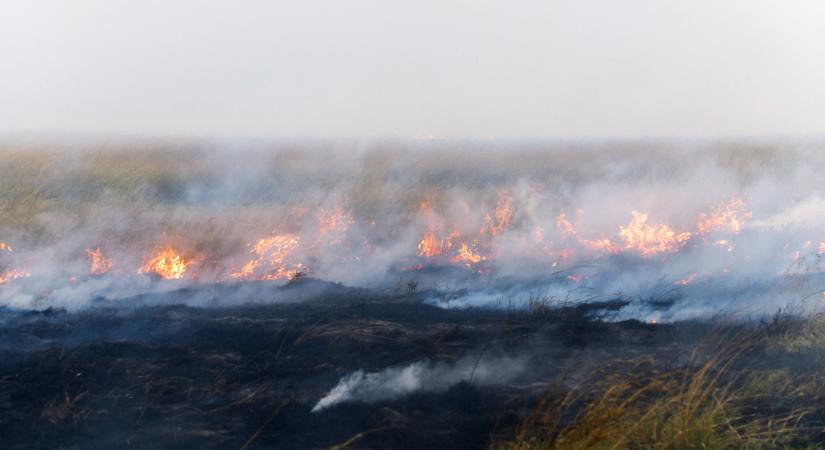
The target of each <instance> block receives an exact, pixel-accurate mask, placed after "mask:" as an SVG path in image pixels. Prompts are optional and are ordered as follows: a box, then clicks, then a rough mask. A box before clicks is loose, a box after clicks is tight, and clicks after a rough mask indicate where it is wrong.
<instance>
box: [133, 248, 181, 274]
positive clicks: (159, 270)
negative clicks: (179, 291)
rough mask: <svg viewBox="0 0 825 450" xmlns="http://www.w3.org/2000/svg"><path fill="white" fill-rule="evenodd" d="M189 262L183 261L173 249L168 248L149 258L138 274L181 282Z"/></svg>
mask: <svg viewBox="0 0 825 450" xmlns="http://www.w3.org/2000/svg"><path fill="white" fill-rule="evenodd" d="M188 264H189V261H187V260H185V259H183V258H182V257H181V256H180V255H178V253H177V252H176V251H175V250H174V249H173V248H171V247H166V248H164V249H162V250H160V251H159V252H158V253H156V254H155V255H154V256H152V257H151V258H149V260H147V261H146V262H145V263H144V264H143V266H141V267H140V269H138V273H146V274H154V275H157V276H159V277H161V278H164V279H167V280H179V279H181V278H183V274H184V272H186V267H187V265H188Z"/></svg>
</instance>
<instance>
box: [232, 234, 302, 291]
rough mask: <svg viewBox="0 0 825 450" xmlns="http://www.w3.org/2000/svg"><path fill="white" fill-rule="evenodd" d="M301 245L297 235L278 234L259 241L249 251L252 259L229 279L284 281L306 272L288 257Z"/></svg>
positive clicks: (299, 264)
mask: <svg viewBox="0 0 825 450" xmlns="http://www.w3.org/2000/svg"><path fill="white" fill-rule="evenodd" d="M300 243H301V237H300V236H298V235H297V234H278V235H274V236H270V237H268V238H264V239H261V240H259V241H258V242H257V243H256V244H255V245H254V246H253V247H252V250H250V253H252V255H254V259H252V260H250V261H249V262H248V263H246V264H245V265H244V266H243V267H242V268H240V269H239V270H237V271H235V272H233V273H231V274H230V275H229V276H230V278H236V279H246V280H267V281H272V280H284V279H289V278H292V277H294V276H295V275H296V274H298V273H301V272H303V271H305V270H306V267H305V266H304V265H303V264H302V263H293V262H291V261H290V256H291V255H292V253H293V252H294V251H295V249H297V248H298V245H299V244H300Z"/></svg>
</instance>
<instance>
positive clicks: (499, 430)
mask: <svg viewBox="0 0 825 450" xmlns="http://www.w3.org/2000/svg"><path fill="white" fill-rule="evenodd" d="M262 300H266V299H262ZM604 306H605V307H611V305H604ZM597 308H598V305H596V306H594V305H590V306H587V307H581V306H580V307H556V308H543V309H541V310H540V311H532V312H522V311H506V310H505V311H502V310H472V309H470V310H445V309H440V308H436V307H434V306H430V305H427V304H425V303H423V302H421V301H419V300H417V299H415V298H414V297H411V296H397V297H385V298H379V297H377V296H374V295H373V296H366V295H365V296H363V297H359V295H355V294H353V293H352V292H349V293H346V294H341V295H340V296H336V295H334V294H327V295H325V296H324V297H323V298H318V299H312V300H308V301H305V302H302V303H290V304H269V305H264V306H262V305H256V306H238V307H232V308H225V307H224V308H215V307H210V308H195V307H185V306H174V305H166V306H139V307H132V308H124V307H123V306H119V307H117V308H112V307H96V308H92V309H87V310H84V311H82V312H73V313H69V312H65V311H54V310H49V311H44V312H36V313H35V312H14V311H2V312H0V442H1V443H2V444H0V447H3V448H12V449H16V448H64V449H74V448H84V449H85V448H109V449H112V448H151V449H158V448H175V449H180V448H197V449H204V448H221V449H226V448H230V449H231V448H235V449H241V448H284V449H312V448H327V447H331V446H336V445H341V444H344V445H345V446H349V447H351V448H401V449H405V448H410V449H412V448H415V449H418V448H451V449H460V448H484V447H485V446H487V445H488V444H489V443H490V442H491V439H496V438H505V437H507V436H508V435H509V434H510V433H512V430H513V427H514V426H515V425H516V424H517V423H518V422H519V421H520V420H521V419H522V418H523V417H524V416H525V414H527V413H529V411H530V409H531V408H532V407H533V405H534V404H535V402H536V401H537V400H538V399H539V398H540V397H541V396H542V395H544V394H545V393H546V392H547V391H548V387H549V386H551V383H555V382H556V381H558V380H563V379H564V380H575V379H576V378H577V377H579V376H582V377H583V376H584V375H585V374H589V373H591V372H592V370H594V368H596V367H599V366H601V365H602V364H604V363H605V362H606V361H608V360H611V359H614V358H634V357H638V356H643V355H654V356H657V357H658V356H662V357H665V358H671V359H678V358H681V357H683V356H684V353H685V348H686V347H687V346H689V345H691V343H692V342H695V340H696V339H698V337H699V336H701V335H702V334H703V332H704V331H705V326H704V325H701V324H681V325H651V324H645V323H640V322H632V321H631V322H623V323H604V322H600V321H596V320H593V319H591V317H592V312H593V310H594V309H597ZM494 355H509V356H520V357H523V358H526V359H528V360H529V361H530V365H529V367H530V370H529V372H528V373H525V374H523V375H522V376H520V377H519V378H518V379H517V380H515V381H514V382H512V383H507V384H486V385H478V384H473V383H470V382H467V381H463V382H461V381H460V382H457V383H455V384H453V385H451V386H450V387H449V388H448V389H446V390H443V389H442V390H440V391H426V390H425V391H420V392H415V393H412V394H409V395H405V396H402V397H400V398H395V399H392V400H385V401H381V402H378V403H369V404H368V403H362V402H358V401H353V402H346V403H341V404H338V405H336V406H333V407H330V408H329V409H326V410H323V411H321V412H319V413H311V412H310V410H311V409H312V407H313V406H314V405H315V403H316V402H317V401H318V400H319V399H321V398H322V397H323V396H324V395H325V394H326V393H327V392H328V391H329V390H330V389H332V388H333V387H334V386H335V385H336V384H337V383H338V381H339V380H340V379H341V377H343V376H345V375H347V374H349V373H352V372H353V371H356V370H364V371H367V372H377V371H381V370H383V369H386V368H388V367H394V366H403V365H407V364H410V363H413V362H416V361H422V360H426V361H431V362H438V363H445V364H450V363H451V362H454V361H457V360H459V359H461V358H467V357H478V358H485V357H493V356H494Z"/></svg>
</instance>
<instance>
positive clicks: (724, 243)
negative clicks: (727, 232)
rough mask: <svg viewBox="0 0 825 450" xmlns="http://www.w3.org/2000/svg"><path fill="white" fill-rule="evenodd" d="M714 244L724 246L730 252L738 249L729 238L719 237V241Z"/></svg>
mask: <svg viewBox="0 0 825 450" xmlns="http://www.w3.org/2000/svg"><path fill="white" fill-rule="evenodd" d="M713 245H714V246H716V247H722V248H724V249H725V250H727V251H729V252H732V251H734V250H736V246H735V245H734V244H733V243H732V242H731V241H729V240H727V239H719V240H718V241H716V242H714V243H713Z"/></svg>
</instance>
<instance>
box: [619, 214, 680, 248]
mask: <svg viewBox="0 0 825 450" xmlns="http://www.w3.org/2000/svg"><path fill="white" fill-rule="evenodd" d="M631 214H632V216H633V217H632V219H631V221H630V224H628V226H627V227H619V237H620V238H621V239H622V243H623V244H624V248H625V249H627V250H635V251H637V252H639V254H641V255H642V256H653V255H655V254H657V253H661V252H675V251H677V250H679V249H680V248H682V246H683V245H684V244H685V242H687V241H688V239H690V236H691V234H690V233H689V232H684V233H676V232H675V231H673V229H672V228H670V227H669V226H667V225H649V224H648V223H647V214H645V213H641V212H638V211H633V212H632V213H631Z"/></svg>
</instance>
